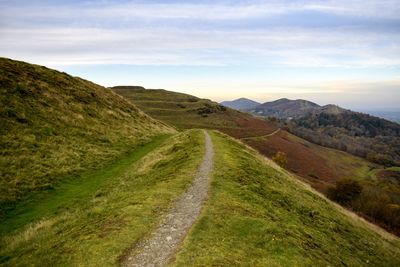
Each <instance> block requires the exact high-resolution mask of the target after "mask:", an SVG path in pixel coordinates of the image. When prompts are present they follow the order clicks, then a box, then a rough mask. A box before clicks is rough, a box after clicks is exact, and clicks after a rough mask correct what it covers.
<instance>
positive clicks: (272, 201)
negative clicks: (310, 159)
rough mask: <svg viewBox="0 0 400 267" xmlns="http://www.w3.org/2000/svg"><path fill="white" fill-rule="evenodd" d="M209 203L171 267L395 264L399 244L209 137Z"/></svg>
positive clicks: (242, 150)
mask: <svg viewBox="0 0 400 267" xmlns="http://www.w3.org/2000/svg"><path fill="white" fill-rule="evenodd" d="M212 137H213V141H214V144H215V164H214V172H213V178H212V182H211V191H210V196H209V200H208V202H207V203H206V205H205V208H204V209H203V212H202V217H201V219H200V220H199V222H198V223H197V224H196V225H195V227H194V228H193V229H192V231H191V233H190V234H189V236H188V238H187V239H186V240H185V242H184V244H183V246H182V250H181V251H180V252H179V254H178V255H177V257H176V261H175V262H174V263H172V264H171V265H173V266H399V264H400V242H399V240H398V239H396V238H394V237H393V239H392V238H388V237H386V236H385V237H383V236H381V235H380V234H378V233H377V232H375V231H373V230H371V228H370V227H369V226H368V225H367V224H365V223H364V222H362V221H359V220H354V218H352V217H349V216H347V215H345V214H344V213H343V212H342V211H339V210H338V208H337V207H336V206H334V205H333V204H332V203H331V202H330V201H328V200H326V199H324V198H322V197H321V196H319V195H317V194H315V193H314V192H312V191H311V190H310V189H309V188H307V187H306V186H304V185H303V184H301V183H300V182H299V181H297V180H296V179H294V178H293V177H291V176H290V175H289V174H288V173H286V172H284V171H281V170H279V168H278V169H275V167H273V165H271V163H267V162H266V161H265V160H264V159H263V158H261V157H260V156H259V155H257V152H255V151H253V150H250V149H248V148H247V147H245V146H244V145H242V144H240V143H238V142H237V141H234V140H233V139H230V138H228V137H226V136H224V135H222V134H220V133H213V135H212Z"/></svg>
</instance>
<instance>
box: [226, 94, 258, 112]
mask: <svg viewBox="0 0 400 267" xmlns="http://www.w3.org/2000/svg"><path fill="white" fill-rule="evenodd" d="M221 105H223V106H225V107H229V108H233V109H236V110H249V109H252V108H255V107H256V106H258V105H260V103H258V102H256V101H253V100H251V99H248V98H243V97H242V98H239V99H236V100H232V101H223V102H221Z"/></svg>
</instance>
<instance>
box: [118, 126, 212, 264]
mask: <svg viewBox="0 0 400 267" xmlns="http://www.w3.org/2000/svg"><path fill="white" fill-rule="evenodd" d="M204 134H205V140H206V143H205V145H206V152H205V155H204V158H203V162H202V164H201V166H200V168H199V170H198V172H197V175H196V178H195V179H194V181H193V183H192V185H191V186H190V187H189V188H188V190H187V191H186V192H185V193H184V194H183V195H182V196H181V198H180V199H179V200H178V201H177V203H176V204H175V207H174V208H173V209H172V210H171V211H170V212H169V213H168V214H167V215H166V216H164V218H163V220H162V222H161V225H160V226H159V228H158V229H156V230H155V231H154V232H153V234H152V235H151V236H150V238H149V239H148V240H145V241H144V242H142V243H140V244H139V245H138V246H137V247H136V249H135V251H132V254H131V255H128V256H127V257H126V258H125V261H123V262H122V266H165V265H167V263H168V261H169V259H170V258H171V257H172V256H173V255H174V254H175V252H176V249H177V247H178V245H179V244H180V243H181V242H182V240H183V238H184V237H185V235H186V234H187V232H188V231H189V229H190V228H191V226H192V225H193V224H194V223H195V221H196V220H197V218H198V216H199V215H200V211H201V208H202V206H203V203H204V201H205V199H206V198H207V192H208V177H209V175H210V172H211V170H212V166H213V155H214V149H213V144H212V141H211V138H210V136H209V134H208V133H207V132H206V131H204ZM137 251H139V252H138V253H137Z"/></svg>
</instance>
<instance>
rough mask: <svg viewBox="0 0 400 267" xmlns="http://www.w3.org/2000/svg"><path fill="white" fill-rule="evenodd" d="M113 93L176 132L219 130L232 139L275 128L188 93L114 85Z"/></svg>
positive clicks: (274, 125)
mask: <svg viewBox="0 0 400 267" xmlns="http://www.w3.org/2000/svg"><path fill="white" fill-rule="evenodd" d="M112 90H113V91H115V92H116V93H118V94H120V95H122V96H124V97H125V98H127V99H129V100H131V101H132V102H133V103H134V104H135V105H136V106H138V107H139V108H140V109H142V110H143V111H145V112H146V113H147V114H149V115H150V116H152V117H154V118H156V119H158V120H161V121H163V122H165V123H168V124H169V125H173V126H175V127H177V128H178V129H190V128H207V129H218V130H221V131H223V132H225V133H229V134H230V135H232V136H235V137H247V136H254V135H265V134H269V133H272V132H274V131H275V130H276V129H277V127H278V125H277V123H275V122H270V121H267V120H264V119H259V118H255V117H253V116H251V115H250V114H246V113H243V112H239V111H237V110H233V109H230V108H226V107H225V106H222V105H220V104H218V103H216V102H213V101H210V100H208V99H201V98H197V97H195V96H191V95H187V94H182V93H176V92H171V91H167V90H161V89H159V90H154V89H144V88H143V87H138V86H116V87H113V88H112Z"/></svg>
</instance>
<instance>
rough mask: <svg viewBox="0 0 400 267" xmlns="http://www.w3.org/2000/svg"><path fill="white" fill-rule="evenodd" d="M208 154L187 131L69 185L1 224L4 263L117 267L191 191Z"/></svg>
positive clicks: (0, 247) (21, 208)
mask: <svg viewBox="0 0 400 267" xmlns="http://www.w3.org/2000/svg"><path fill="white" fill-rule="evenodd" d="M203 154H204V134H203V133H202V132H201V131H199V130H197V131H186V132H184V133H179V134H175V135H173V136H170V137H162V138H158V139H156V140H155V141H153V142H151V143H149V144H147V145H144V146H143V147H141V148H139V149H136V150H135V151H134V152H132V153H131V154H130V155H128V156H126V157H123V158H121V159H120V160H118V161H116V162H115V163H114V164H113V165H111V166H106V167H104V168H102V169H99V170H96V171H88V172H87V173H84V174H83V175H82V179H81V180H82V181H81V182H71V183H67V184H63V186H60V187H58V188H56V189H54V190H53V191H50V192H47V193H46V194H44V195H43V196H40V197H37V198H35V199H34V201H32V202H31V203H30V204H29V205H23V206H19V207H17V209H15V210H14V211H13V214H9V216H8V217H7V218H6V219H5V220H3V221H2V222H1V227H0V237H1V239H0V265H4V266H116V265H118V261H119V258H120V257H122V256H123V254H124V253H125V252H126V251H128V250H129V249H130V248H131V246H133V245H134V244H135V243H136V242H138V241H139V240H141V239H143V238H146V237H147V236H148V235H149V234H150V233H151V232H152V230H153V229H154V228H155V227H156V226H157V223H158V222H159V220H160V217H161V215H162V214H163V213H164V212H165V211H166V210H168V209H169V208H170V207H171V205H172V204H173V203H174V201H175V200H176V199H177V198H179V196H180V195H181V194H182V193H183V192H184V190H185V188H186V187H187V186H188V185H189V183H190V182H191V181H192V179H193V178H194V176H195V173H196V172H197V168H198V166H199V165H200V162H201V159H202V157H203Z"/></svg>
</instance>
